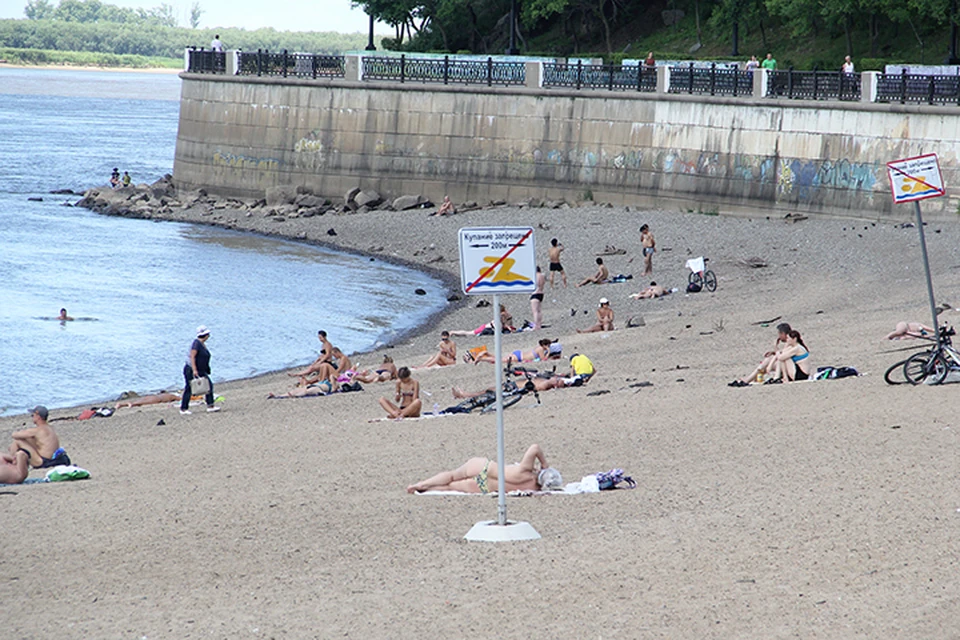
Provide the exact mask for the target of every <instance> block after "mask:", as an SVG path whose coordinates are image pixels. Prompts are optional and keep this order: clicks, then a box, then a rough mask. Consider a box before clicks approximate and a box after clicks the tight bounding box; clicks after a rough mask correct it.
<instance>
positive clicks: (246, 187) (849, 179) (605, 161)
mask: <svg viewBox="0 0 960 640" xmlns="http://www.w3.org/2000/svg"><path fill="white" fill-rule="evenodd" d="M181 78H182V79H183V89H182V97H181V109H180V129H179V133H178V136H177V150H176V160H175V164H174V178H175V181H176V183H177V185H178V186H179V187H180V188H187V189H191V188H198V187H205V188H206V189H207V190H208V191H211V192H213V193H218V194H220V195H232V196H244V197H262V196H263V195H264V192H265V190H266V189H267V188H269V187H272V186H276V185H285V184H289V185H303V186H305V187H308V188H309V189H311V190H312V191H313V192H314V193H317V194H322V195H327V196H336V195H342V194H343V193H345V192H346V191H348V190H349V189H351V188H353V187H362V188H365V189H367V188H370V189H375V190H377V191H379V192H380V193H381V194H383V195H384V196H386V197H392V196H397V195H401V194H404V193H410V194H420V193H422V194H424V195H426V196H428V197H429V198H431V199H432V200H434V201H435V202H439V200H440V198H441V197H442V196H443V195H444V194H449V195H450V196H451V198H453V199H454V200H455V201H464V200H477V201H481V202H484V201H488V200H497V199H502V200H506V201H509V202H516V201H520V200H522V199H524V198H527V197H537V198H546V199H560V198H566V199H568V200H583V199H589V198H593V199H595V200H598V201H607V202H614V203H624V204H635V205H637V206H643V207H650V206H654V207H656V206H659V207H664V208H666V207H681V208H685V209H701V210H704V211H716V210H730V209H748V210H749V209H756V208H774V209H778V210H782V211H785V212H786V211H803V212H806V213H816V212H824V213H832V214H847V215H856V216H865V217H891V216H893V217H897V218H906V217H909V216H912V215H913V212H912V207H909V205H907V206H904V205H900V206H897V207H895V206H894V205H893V204H892V201H891V195H890V187H889V182H888V180H887V175H886V167H885V163H886V162H888V161H891V160H896V159H900V158H906V157H910V156H915V155H920V154H923V153H931V152H935V153H938V154H939V156H940V164H941V167H942V169H943V177H944V182H945V184H946V185H947V188H948V194H949V193H950V185H952V184H957V182H958V180H960V175H958V162H960V160H958V151H960V140H958V138H960V132H958V129H960V111H958V110H957V109H956V108H955V107H931V106H910V105H907V106H904V105H883V104H869V103H840V102H819V103H818V102H803V103H801V102H794V101H787V100H773V99H756V98H746V99H745V98H726V99H725V98H705V97H702V96H684V95H648V94H641V93H622V92H605V91H591V92H590V93H580V92H575V91H560V90H543V89H529V88H488V87H485V86H484V87H449V86H434V85H422V84H418V85H412V84H390V85H387V84H382V83H377V84H370V83H362V82H350V81H347V80H326V81H311V80H293V79H279V78H277V79H274V78H251V77H243V78H238V77H232V76H211V75H196V74H187V73H184V74H181ZM923 206H924V211H925V215H928V216H931V217H939V218H944V219H946V218H953V217H954V216H956V215H957V207H958V200H957V199H956V198H953V197H949V196H948V197H942V198H937V199H933V200H927V201H925V203H924V205H923Z"/></svg>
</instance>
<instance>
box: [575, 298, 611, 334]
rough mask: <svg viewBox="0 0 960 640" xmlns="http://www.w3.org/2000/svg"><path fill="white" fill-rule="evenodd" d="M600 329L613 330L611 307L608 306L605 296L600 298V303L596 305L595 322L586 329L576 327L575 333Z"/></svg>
mask: <svg viewBox="0 0 960 640" xmlns="http://www.w3.org/2000/svg"><path fill="white" fill-rule="evenodd" d="M600 331H613V309H611V308H610V301H609V300H607V299H606V298H600V304H599V305H597V323H596V324H595V325H593V326H592V327H589V328H587V329H577V333H599V332H600Z"/></svg>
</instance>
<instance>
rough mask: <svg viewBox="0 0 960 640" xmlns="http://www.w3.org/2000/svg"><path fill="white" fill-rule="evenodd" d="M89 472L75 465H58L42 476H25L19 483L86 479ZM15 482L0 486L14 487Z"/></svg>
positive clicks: (0, 485) (0, 484)
mask: <svg viewBox="0 0 960 640" xmlns="http://www.w3.org/2000/svg"><path fill="white" fill-rule="evenodd" d="M89 477H90V472H89V471H87V470H86V469H82V468H80V467H78V466H75V465H60V466H57V467H53V468H52V469H50V470H49V471H47V475H45V476H44V477H42V478H27V479H26V480H24V481H23V482H21V483H20V484H45V483H47V482H68V481H70V480H86V479H87V478H89ZM16 486H19V485H16V484H4V483H0V487H16Z"/></svg>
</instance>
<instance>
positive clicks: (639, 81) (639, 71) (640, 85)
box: [637, 62, 643, 91]
mask: <svg viewBox="0 0 960 640" xmlns="http://www.w3.org/2000/svg"><path fill="white" fill-rule="evenodd" d="M637 91H643V63H642V62H641V63H640V64H638V65H637Z"/></svg>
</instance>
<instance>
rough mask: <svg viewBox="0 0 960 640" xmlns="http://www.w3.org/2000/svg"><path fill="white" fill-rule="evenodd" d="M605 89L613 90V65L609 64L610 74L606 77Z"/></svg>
mask: <svg viewBox="0 0 960 640" xmlns="http://www.w3.org/2000/svg"><path fill="white" fill-rule="evenodd" d="M607 91H613V65H612V64H611V65H610V75H609V77H608V79H607Z"/></svg>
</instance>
